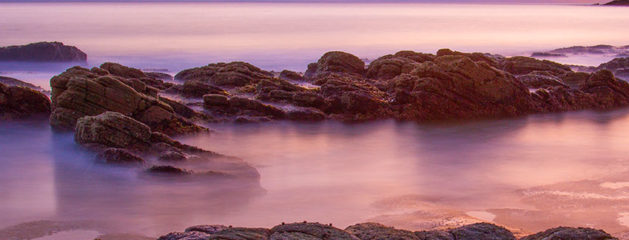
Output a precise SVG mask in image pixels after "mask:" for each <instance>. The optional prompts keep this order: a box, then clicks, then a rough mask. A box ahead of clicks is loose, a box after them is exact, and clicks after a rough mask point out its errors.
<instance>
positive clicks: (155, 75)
mask: <svg viewBox="0 0 629 240" xmlns="http://www.w3.org/2000/svg"><path fill="white" fill-rule="evenodd" d="M144 74H146V76H148V77H151V78H154V79H159V80H162V81H172V80H174V78H173V76H171V75H170V74H168V73H163V72H144Z"/></svg>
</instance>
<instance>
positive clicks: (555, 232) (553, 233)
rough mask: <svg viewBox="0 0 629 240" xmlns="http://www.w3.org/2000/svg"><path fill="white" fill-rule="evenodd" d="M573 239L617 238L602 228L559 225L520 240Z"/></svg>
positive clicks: (596, 239) (607, 239)
mask: <svg viewBox="0 0 629 240" xmlns="http://www.w3.org/2000/svg"><path fill="white" fill-rule="evenodd" d="M573 239H575V240H576V239H587V240H615V239H617V238H615V237H612V236H611V235H609V234H608V233H606V232H604V231H602V230H596V229H592V228H571V227H557V228H552V229H548V230H546V231H543V232H539V233H536V234H533V235H529V236H526V237H523V238H521V239H520V240H573Z"/></svg>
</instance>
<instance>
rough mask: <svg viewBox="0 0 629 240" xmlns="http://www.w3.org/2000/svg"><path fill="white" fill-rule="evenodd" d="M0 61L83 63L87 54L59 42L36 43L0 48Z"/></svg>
mask: <svg viewBox="0 0 629 240" xmlns="http://www.w3.org/2000/svg"><path fill="white" fill-rule="evenodd" d="M0 61H33V62H85V61H87V54H85V53H84V52H83V51H81V50H79V49H78V48H76V47H74V46H66V45H63V43H60V42H38V43H31V44H27V45H21V46H8V47H1V48H0Z"/></svg>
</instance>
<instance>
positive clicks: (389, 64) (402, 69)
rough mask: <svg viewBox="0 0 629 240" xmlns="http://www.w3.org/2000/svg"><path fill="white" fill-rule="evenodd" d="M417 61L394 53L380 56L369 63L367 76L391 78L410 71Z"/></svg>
mask: <svg viewBox="0 0 629 240" xmlns="http://www.w3.org/2000/svg"><path fill="white" fill-rule="evenodd" d="M417 63H418V62H416V61H414V60H412V59H409V58H406V57H399V56H395V55H387V56H383V57H380V58H378V59H376V60H374V61H373V62H371V63H370V64H369V67H368V68H367V77H369V78H376V79H391V78H394V77H397V76H399V75H400V74H402V73H410V71H411V70H413V68H414V67H415V64H417Z"/></svg>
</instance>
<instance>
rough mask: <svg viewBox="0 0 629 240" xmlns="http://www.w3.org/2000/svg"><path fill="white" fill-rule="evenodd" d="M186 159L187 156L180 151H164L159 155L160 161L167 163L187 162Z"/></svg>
mask: <svg viewBox="0 0 629 240" xmlns="http://www.w3.org/2000/svg"><path fill="white" fill-rule="evenodd" d="M186 159H187V158H186V155H184V154H183V153H181V152H179V151H173V150H168V151H164V152H163V153H162V154H160V155H159V160H160V161H166V162H180V161H185V160H186Z"/></svg>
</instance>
